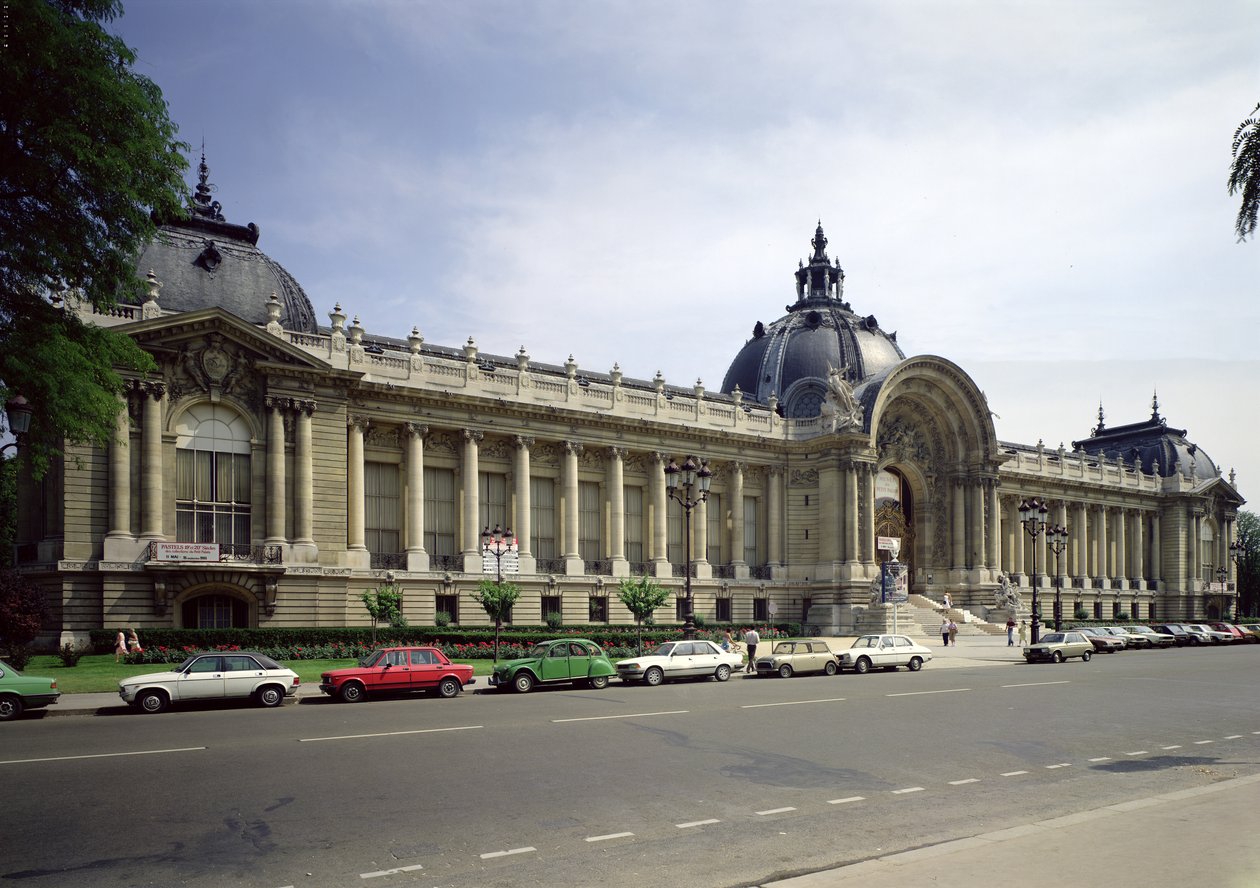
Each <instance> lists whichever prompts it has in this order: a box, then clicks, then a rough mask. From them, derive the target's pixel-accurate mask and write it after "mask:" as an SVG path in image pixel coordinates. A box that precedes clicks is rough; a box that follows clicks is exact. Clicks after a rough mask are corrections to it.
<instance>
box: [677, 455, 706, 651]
mask: <svg viewBox="0 0 1260 888" xmlns="http://www.w3.org/2000/svg"><path fill="white" fill-rule="evenodd" d="M712 482H713V471H712V470H711V469H710V468H709V461H708V460H702V461H701V462H700V464H699V465H697V464H696V458H695V457H694V456H689V457H687V458H686V459H685V460H683V464H682V465H681V466H680V465H678V463H676V462H674V460H672V459H671V460H670V461H669V465H667V466H666V467H665V492H666V493H667V494H669V497H670V499H672V500H674V501H675V502H677V503H678V504H679V505H680V506H682V507H683V517H684V523H683V544H684V545H685V546H686V553H687V568H686V573H685V574H684V575H683V594H684V595H685V596H686V605H685V608H686V609H685V610H684V611H683V637H684V638H695V637H696V610H695V601H694V600H693V599H692V597H691V510H692V509H694V508H695V507H696V506H698V505H700V504H701V503H703V502H706V501H707V500H708V499H709V485H710V484H711V483H712ZM697 489H698V491H699V492H698V493H696V491H697Z"/></svg>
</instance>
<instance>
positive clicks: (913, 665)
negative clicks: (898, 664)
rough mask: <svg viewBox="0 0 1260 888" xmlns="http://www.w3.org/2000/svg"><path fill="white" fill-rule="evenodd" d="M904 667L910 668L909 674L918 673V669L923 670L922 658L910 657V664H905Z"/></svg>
mask: <svg viewBox="0 0 1260 888" xmlns="http://www.w3.org/2000/svg"><path fill="white" fill-rule="evenodd" d="M906 665H907V666H909V667H910V671H911V672H918V671H919V670H920V669H922V668H923V658H922V657H911V658H910V662H909V663H907V664H906Z"/></svg>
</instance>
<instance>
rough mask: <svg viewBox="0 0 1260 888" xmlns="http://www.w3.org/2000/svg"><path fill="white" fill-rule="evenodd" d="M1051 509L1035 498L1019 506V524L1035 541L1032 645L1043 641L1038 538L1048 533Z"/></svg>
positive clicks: (1024, 501)
mask: <svg viewBox="0 0 1260 888" xmlns="http://www.w3.org/2000/svg"><path fill="white" fill-rule="evenodd" d="M1049 511H1050V509H1049V508H1048V507H1047V506H1046V504H1045V503H1043V502H1042V501H1041V500H1039V499H1037V498H1036V497H1033V498H1032V499H1030V500H1023V501H1021V502H1020V504H1019V515H1020V520H1019V523H1020V524H1022V525H1024V531H1025V532H1026V533H1027V534H1028V536H1029V537H1030V538H1031V539H1032V541H1033V569H1032V643H1033V644H1036V643H1037V642H1038V641H1040V640H1041V612H1040V611H1039V610H1038V608H1037V537H1039V536H1041V535H1042V534H1043V533H1045V532H1046V514H1047V513H1048V512H1049Z"/></svg>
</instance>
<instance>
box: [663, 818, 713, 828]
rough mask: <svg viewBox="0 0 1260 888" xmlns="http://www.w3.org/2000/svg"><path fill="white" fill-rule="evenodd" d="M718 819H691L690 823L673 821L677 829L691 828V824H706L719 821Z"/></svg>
mask: <svg viewBox="0 0 1260 888" xmlns="http://www.w3.org/2000/svg"><path fill="white" fill-rule="evenodd" d="M721 822H722V821H720V820H693V821H691V822H690V823H675V824H674V826H676V827H678V828H679V829H691V828H692V827H693V826H708V825H709V824H710V823H721Z"/></svg>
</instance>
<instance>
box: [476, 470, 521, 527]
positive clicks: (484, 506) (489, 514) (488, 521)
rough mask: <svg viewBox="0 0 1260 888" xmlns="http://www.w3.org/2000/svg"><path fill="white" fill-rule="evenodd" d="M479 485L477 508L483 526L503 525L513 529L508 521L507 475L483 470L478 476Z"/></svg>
mask: <svg viewBox="0 0 1260 888" xmlns="http://www.w3.org/2000/svg"><path fill="white" fill-rule="evenodd" d="M477 483H478V487H479V494H478V502H477V510H478V517H479V521H480V526H481V527H488V528H491V529H493V528H495V527H496V526H497V527H501V528H502V529H504V530H511V528H512V522H510V521H508V494H507V476H506V475H502V474H497V473H495V472H481V473H480V474H479V475H478V477H477Z"/></svg>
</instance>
